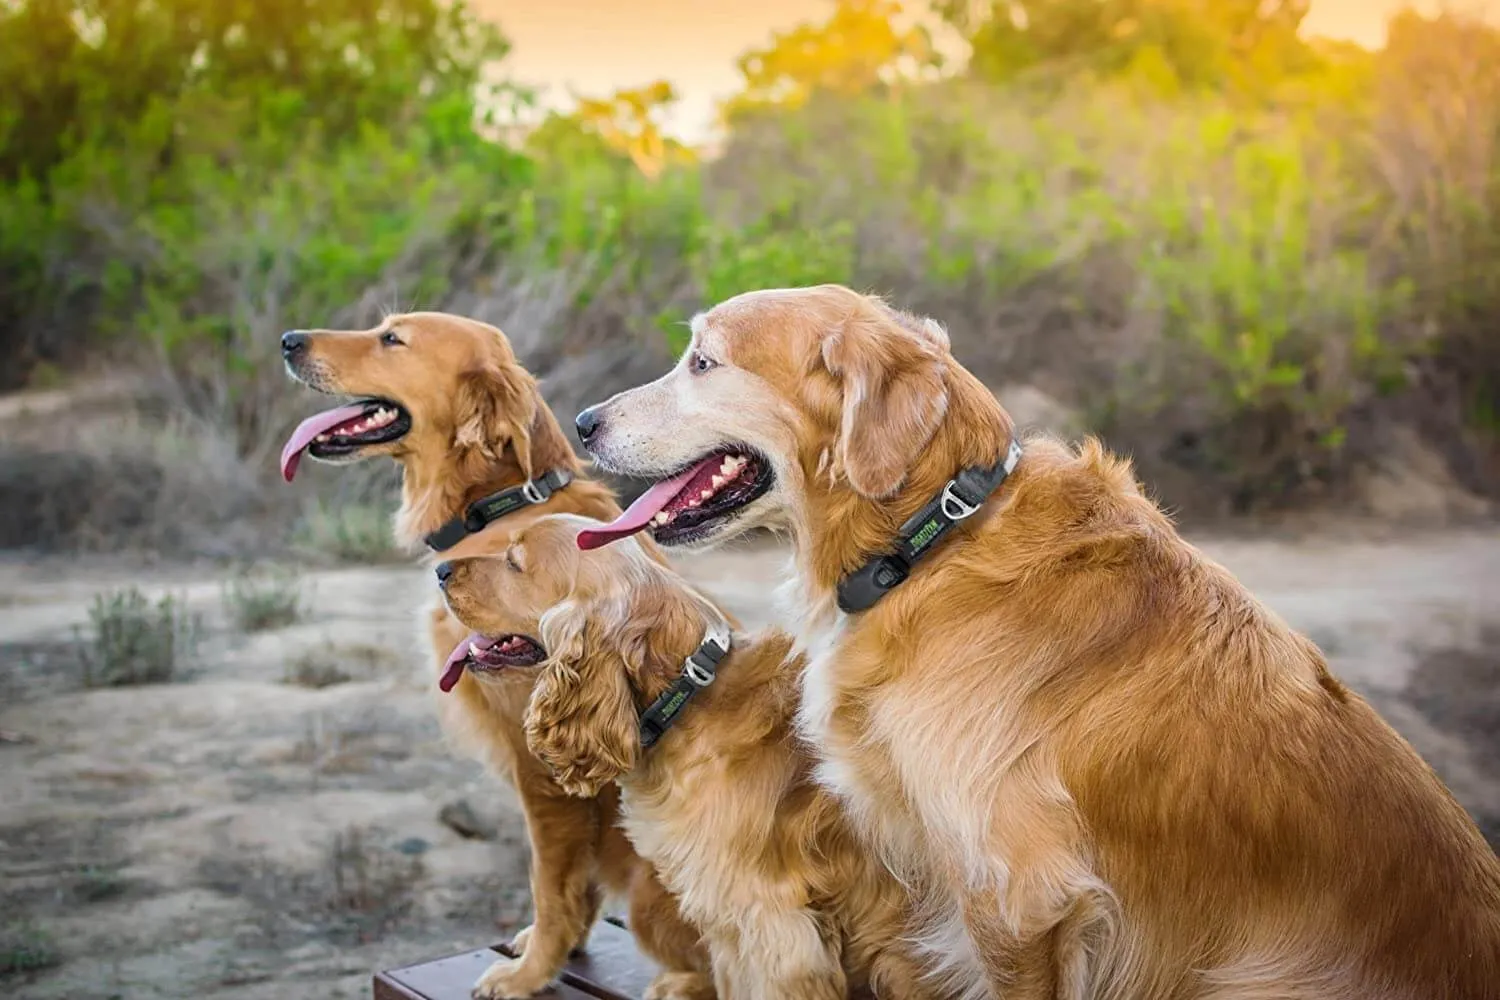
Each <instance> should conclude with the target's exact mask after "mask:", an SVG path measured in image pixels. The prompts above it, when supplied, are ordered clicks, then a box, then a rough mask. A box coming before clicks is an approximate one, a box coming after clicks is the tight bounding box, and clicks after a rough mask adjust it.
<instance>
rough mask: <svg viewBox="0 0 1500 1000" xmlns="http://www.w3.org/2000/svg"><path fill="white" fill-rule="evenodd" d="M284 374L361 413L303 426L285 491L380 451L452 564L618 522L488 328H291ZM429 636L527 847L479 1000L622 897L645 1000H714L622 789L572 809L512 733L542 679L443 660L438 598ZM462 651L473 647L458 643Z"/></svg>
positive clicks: (444, 622) (433, 318)
mask: <svg viewBox="0 0 1500 1000" xmlns="http://www.w3.org/2000/svg"><path fill="white" fill-rule="evenodd" d="M282 353H283V355H284V356H285V360H286V366H287V370H288V371H289V372H290V373H291V374H292V376H293V377H294V378H296V379H298V380H299V381H302V382H304V383H306V384H307V385H309V386H311V387H313V388H314V389H318V390H320V391H322V392H328V393H338V394H347V395H351V396H354V397H356V400H355V401H354V402H352V403H349V404H347V405H344V406H340V407H336V408H334V409H332V410H329V411H327V412H326V413H321V414H318V415H317V416H314V417H310V418H309V419H308V420H307V421H304V422H303V424H302V425H301V426H300V427H298V428H297V430H296V431H295V432H294V433H293V435H292V437H291V439H290V440H289V441H288V442H287V446H286V449H285V451H284V452H283V454H282V471H283V474H284V475H285V477H286V478H287V479H288V480H290V479H291V478H292V476H293V475H295V473H296V469H297V463H298V461H299V460H300V459H301V456H302V455H303V454H304V453H306V454H310V455H311V456H312V457H313V458H315V459H318V460H320V461H325V462H348V461H354V460H358V459H364V458H371V457H374V456H377V455H387V456H390V457H391V458H393V459H395V460H396V461H397V462H398V463H400V465H401V470H402V503H401V509H400V511H399V513H398V514H397V516H396V534H397V536H398V538H399V539H400V540H401V541H402V542H403V543H406V544H408V545H414V544H417V543H419V542H422V541H424V540H425V541H426V542H427V544H428V547H429V548H431V549H434V550H441V554H442V555H444V556H462V555H481V554H484V553H488V552H493V551H498V550H497V548H496V546H497V544H498V543H499V541H500V539H501V538H502V537H503V535H499V534H497V528H496V527H487V526H489V525H491V524H492V523H493V524H495V525H499V524H504V525H506V526H512V525H515V524H519V523H524V522H525V521H527V520H529V519H533V518H536V517H538V516H541V515H542V514H544V513H549V512H557V511H571V512H575V513H582V514H590V515H593V516H604V517H610V516H613V515H614V514H615V513H617V512H618V511H619V507H618V506H617V505H616V504H615V501H614V497H613V496H612V495H611V493H610V492H609V490H608V489H606V488H605V487H604V486H603V485H601V484H599V483H597V482H594V481H591V480H590V479H589V478H588V477H587V476H585V475H584V473H583V470H582V468H581V467H580V465H579V462H578V459H577V456H576V455H574V453H573V450H572V448H570V447H569V446H568V442H567V439H566V438H565V437H564V436H563V434H562V431H561V429H560V428H559V427H558V424H557V420H556V419H555V418H554V417H553V415H552V411H551V410H550V409H548V407H547V405H546V403H545V402H544V401H543V400H542V398H541V395H540V393H539V392H538V391H537V386H536V382H535V380H534V379H533V378H532V377H531V375H530V374H529V373H528V372H527V371H526V370H525V369H524V368H522V367H521V366H520V365H519V364H518V363H517V361H516V358H515V355H514V353H513V352H512V351H511V348H510V344H509V343H508V342H507V340H506V339H505V336H504V335H503V334H502V333H501V332H500V331H499V330H497V329H495V328H494V327H492V326H488V325H486V324H484V323H479V322H476V321H474V320H469V319H463V318H461V317H458V316H449V315H444V314H440V313H413V314H409V315H403V316H392V317H390V318H389V319H387V320H386V321H385V322H384V323H382V324H380V325H379V326H377V327H375V328H374V329H372V330H360V331H333V330H310V331H294V332H292V333H288V334H286V335H285V336H284V337H283V338H282ZM428 629H429V638H430V641H431V646H432V651H433V655H434V663H435V666H436V668H437V672H438V675H439V685H440V687H441V688H442V689H443V690H444V691H445V692H447V694H446V696H444V697H442V698H440V704H439V708H440V712H441V715H442V717H443V721H444V723H445V727H446V728H447V729H448V730H449V731H450V732H452V733H453V734H454V735H455V736H456V737H458V738H459V739H460V740H461V741H462V742H464V743H466V744H467V745H468V746H469V747H470V748H471V749H472V750H474V751H476V752H477V753H478V754H480V755H481V756H483V757H484V758H486V759H487V760H488V762H489V763H490V764H491V766H492V767H493V768H494V769H495V770H496V771H498V772H499V773H500V774H501V775H502V776H503V777H505V778H506V779H507V780H509V781H510V783H511V784H512V785H513V786H514V787H515V789H516V791H517V792H518V795H519V798H520V801H521V806H522V808H523V810H524V811H525V814H526V825H527V830H528V832H529V834H530V839H531V850H532V858H531V892H532V899H533V903H534V906H535V910H536V916H535V921H534V922H533V924H532V925H531V926H530V927H528V928H526V929H525V930H523V931H522V932H521V933H520V934H519V935H518V936H517V938H516V941H515V944H514V947H515V948H516V950H517V951H518V954H519V956H520V957H518V958H516V959H509V958H507V959H501V960H500V961H498V962H496V963H495V965H494V966H493V967H492V968H491V969H489V971H488V972H486V973H485V975H484V976H483V978H481V979H480V981H479V983H478V985H477V986H476V987H475V991H474V993H475V996H477V997H481V998H496V997H524V996H530V995H531V994H533V993H535V992H537V991H539V990H541V989H542V988H543V987H545V986H546V985H547V984H548V983H549V982H551V981H552V980H553V979H554V978H555V977H556V975H557V974H558V972H559V970H560V969H561V968H562V966H563V963H564V962H565V961H566V960H567V956H568V954H569V952H570V951H571V950H573V949H576V948H578V947H579V946H580V945H581V944H582V943H583V942H584V940H585V939H586V938H587V936H588V932H589V928H590V927H591V926H592V925H593V923H594V921H595V919H596V918H597V917H598V913H599V908H600V905H601V902H602V899H603V894H604V893H605V892H606V891H609V892H614V893H617V894H627V895H628V897H629V898H628V902H629V917H630V926H631V928H632V929H633V931H634V933H635V935H636V939H637V940H638V941H639V942H640V944H641V946H642V949H643V950H644V951H645V952H646V953H647V954H649V955H650V956H651V957H652V958H654V959H655V960H656V961H657V962H659V963H661V964H662V965H663V967H664V968H665V969H666V970H668V971H667V973H665V974H664V975H663V977H662V978H661V979H659V980H658V981H657V984H656V986H655V987H654V990H653V994H652V995H653V996H654V997H680V998H684V1000H686V998H698V997H709V996H712V985H711V981H710V979H709V978H708V976H707V974H706V969H707V956H706V954H705V953H704V952H703V950H702V948H701V946H700V945H699V941H698V939H699V935H698V934H697V932H696V931H694V930H692V929H691V928H690V927H689V926H688V925H687V924H685V923H684V922H683V921H682V919H681V918H680V916H678V914H677V911H676V904H675V902H674V901H673V900H672V899H671V897H670V896H669V895H668V894H667V893H666V891H665V890H664V889H663V888H662V887H661V885H660V883H659V882H658V880H657V879H656V878H655V875H654V873H653V872H652V871H651V869H650V866H649V865H648V864H646V863H645V862H643V861H642V860H641V859H640V857H639V856H638V855H637V854H636V853H635V852H634V851H633V850H632V849H631V847H630V844H629V841H628V840H627V839H626V838H625V836H624V834H623V833H622V832H621V831H620V829H619V827H618V824H617V822H616V817H617V812H618V799H619V793H618V790H617V789H615V788H613V787H612V786H608V785H601V786H600V788H599V789H598V794H597V795H595V796H592V797H590V798H585V799H580V798H577V797H575V796H572V795H569V794H568V793H566V792H564V790H563V789H562V788H561V787H559V786H558V784H557V783H556V782H555V781H554V780H553V779H552V775H551V772H550V771H548V769H547V768H546V767H545V766H543V765H542V763H541V762H540V761H538V760H537V759H536V758H535V757H533V756H532V755H531V754H530V753H529V752H528V751H527V749H526V741H525V736H524V733H523V732H522V728H521V723H522V717H523V713H524V712H525V708H526V703H527V701H528V699H529V698H530V696H531V687H532V682H533V680H534V679H535V671H528V670H525V669H514V668H513V665H512V663H510V662H506V661H504V660H503V658H501V657H500V655H499V654H498V653H495V654H481V655H478V656H475V657H468V656H464V655H454V656H450V651H454V650H455V649H457V648H458V647H459V646H460V644H461V642H462V641H463V640H464V639H465V637H466V636H467V635H468V630H467V629H464V628H463V627H462V626H461V625H459V624H458V623H457V622H456V621H454V619H453V618H452V616H451V615H449V614H448V612H447V610H446V609H445V608H444V607H443V605H442V602H440V601H438V602H434V604H433V606H432V607H431V609H430V612H429V623H428ZM464 648H465V649H466V648H467V647H464Z"/></svg>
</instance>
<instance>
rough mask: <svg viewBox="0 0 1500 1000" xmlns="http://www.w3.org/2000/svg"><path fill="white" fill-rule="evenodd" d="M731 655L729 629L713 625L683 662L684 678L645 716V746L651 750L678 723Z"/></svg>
mask: <svg viewBox="0 0 1500 1000" xmlns="http://www.w3.org/2000/svg"><path fill="white" fill-rule="evenodd" d="M727 655H729V626H728V625H727V624H726V623H724V622H719V623H718V624H715V625H710V626H709V627H708V631H707V632H705V633H704V635H703V642H702V643H700V644H699V645H698V648H697V649H696V650H694V651H693V655H691V656H689V657H688V658H687V659H686V660H684V661H683V663H682V676H680V677H678V678H677V680H675V681H673V682H672V686H671V687H669V688H667V689H666V690H665V691H663V692H662V695H661V697H660V698H657V699H656V700H655V701H653V702H652V703H651V706H650V707H649V708H647V709H646V710H645V711H644V712H642V713H641V746H643V747H650V746H652V745H653V744H654V743H656V741H657V740H659V739H661V738H662V735H663V734H664V733H665V732H666V731H667V730H668V729H670V728H671V727H672V723H674V722H676V721H677V717H678V716H679V715H681V714H682V710H683V709H684V708H686V707H687V703H688V702H690V701H692V700H693V695H695V694H697V693H698V692H699V691H701V690H703V689H704V688H706V687H708V686H709V685H710V684H712V683H713V682H714V678H715V677H716V676H717V674H716V671H717V670H718V668H719V663H720V661H721V660H723V659H724V657H725V656H727Z"/></svg>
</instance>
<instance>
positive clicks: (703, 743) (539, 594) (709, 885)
mask: <svg viewBox="0 0 1500 1000" xmlns="http://www.w3.org/2000/svg"><path fill="white" fill-rule="evenodd" d="M600 526H601V524H600V522H598V521H594V520H590V519H587V518H581V517H575V516H571V515H565V514H558V515H554V516H549V517H544V518H540V519H537V520H535V521H532V522H531V523H530V524H528V525H525V526H517V527H515V528H514V529H508V531H509V536H510V537H509V544H508V545H506V546H505V548H504V551H503V553H500V554H497V555H494V556H489V557H484V558H473V559H456V560H453V561H451V562H447V563H444V564H443V565H441V566H439V567H438V577H439V579H440V580H441V582H442V584H441V585H442V588H443V592H444V595H445V597H446V599H447V602H448V606H449V608H450V609H451V610H452V612H453V613H454V614H455V615H456V616H457V617H458V618H459V620H460V621H462V622H463V623H464V624H465V625H467V626H469V627H470V628H473V629H474V630H475V632H476V634H477V636H480V637H483V638H480V639H477V640H476V641H478V642H481V643H483V644H484V646H485V647H486V648H490V649H527V650H538V649H539V650H540V651H541V652H540V655H541V656H544V657H545V660H544V663H543V666H542V668H541V674H540V676H539V677H538V679H537V681H536V686H535V689H534V691H533V693H532V696H531V706H530V708H529V709H528V710H527V713H526V737H527V742H528V743H529V745H530V746H531V748H532V751H533V752H534V753H535V754H536V755H537V757H539V758H540V759H541V760H543V761H545V762H546V763H548V764H549V765H550V766H551V767H552V768H553V769H554V771H555V773H556V775H557V780H558V782H559V783H560V784H561V785H562V786H563V787H564V788H566V789H567V790H569V791H571V792H573V793H574V794H576V795H583V796H593V795H597V794H598V792H599V789H600V788H601V787H604V786H605V785H606V784H607V783H608V782H611V781H618V783H619V785H620V788H621V789H622V791H623V795H624V822H625V829H626V831H627V832H628V833H629V835H630V839H631V840H632V841H633V842H634V844H635V846H636V848H637V849H638V850H639V851H640V852H641V854H642V855H643V856H644V857H646V858H648V859H649V860H651V861H652V862H654V863H655V865H656V866H657V870H658V871H659V872H660V873H661V875H662V877H663V879H664V880H665V881H666V883H667V885H668V886H669V887H670V888H671V889H672V891H673V893H674V894H675V895H676V897H677V898H678V899H679V900H680V901H681V904H682V909H683V912H684V913H685V914H686V915H687V917H688V918H689V919H690V920H692V921H693V922H694V923H696V924H697V925H698V926H699V927H701V928H702V930H703V932H704V936H705V939H706V940H707V942H708V947H709V953H710V956H711V958H712V964H713V972H714V977H715V980H716V983H717V986H718V989H719V995H720V996H724V997H733V998H735V1000H835V998H843V997H846V996H848V995H849V991H850V990H851V989H852V990H854V991H855V992H856V993H857V994H858V993H862V992H863V991H871V992H873V994H874V995H876V996H880V997H891V998H901V1000H920V998H924V997H937V996H939V995H940V994H939V992H938V991H937V990H936V989H935V988H934V987H933V986H931V985H929V984H928V983H927V982H926V981H925V980H924V979H923V976H922V974H921V973H922V968H921V966H920V964H919V960H918V958H917V956H916V955H915V954H914V950H913V949H912V947H911V946H910V945H908V944H907V943H906V941H905V937H906V936H907V935H908V934H909V933H910V931H911V929H912V928H911V925H910V918H911V914H910V913H909V911H910V909H911V903H910V902H909V896H908V892H907V889H906V888H905V887H903V886H902V885H901V884H900V883H899V882H897V881H896V879H895V878H894V877H892V876H891V874H890V873H889V872H887V871H886V870H885V868H884V867H882V866H881V865H880V864H879V862H878V861H876V860H874V859H872V858H871V857H870V855H869V854H868V853H867V852H866V851H864V850H863V849H862V847H861V846H860V844H859V843H858V842H857V839H856V838H855V836H854V835H853V831H852V830H851V829H850V827H849V826H848V824H847V823H846V822H845V820H844V817H843V814H842V810H841V809H840V807H839V806H838V804H837V802H836V801H835V800H834V799H833V797H832V796H830V795H829V794H827V793H826V792H824V791H823V790H821V789H820V788H819V787H818V786H817V785H816V784H815V783H814V782H813V781H812V773H811V771H812V764H813V761H812V759H811V757H810V756H809V755H808V754H807V753H806V752H805V751H804V750H803V749H802V748H801V745H800V743H799V742H798V740H797V739H796V737H795V734H794V733H793V732H792V722H793V716H794V713H795V711H796V705H797V692H798V685H799V679H800V676H801V673H802V667H803V664H802V659H801V657H800V656H794V655H793V654H792V652H791V639H790V637H789V636H787V635H785V634H783V633H781V632H777V631H774V630H768V631H765V632H762V633H759V634H757V635H745V634H743V633H741V632H739V631H735V630H733V623H732V621H731V620H730V619H728V618H727V617H726V616H725V615H724V614H723V613H722V612H720V611H719V610H718V609H717V608H716V607H715V606H714V605H713V604H711V603H710V602H709V601H708V600H707V599H705V598H704V597H703V596H701V595H700V594H698V593H697V592H695V591H694V590H693V589H692V588H690V587H689V586H688V585H687V584H686V583H685V582H684V581H683V580H682V579H681V578H680V577H679V576H677V575H676V574H675V573H673V572H672V571H671V570H670V569H667V568H666V567H664V566H662V565H661V564H659V563H658V562H656V561H654V560H653V559H651V558H649V557H648V556H647V555H646V554H645V552H644V551H643V550H642V549H641V548H640V547H639V546H638V545H636V544H635V542H634V541H628V542H625V543H623V544H621V545H619V546H616V547H614V548H612V549H609V550H605V551H602V552H595V553H588V554H584V553H581V552H579V550H578V548H577V545H576V538H577V534H578V532H579V530H580V528H598V527H600ZM690 657H692V658H693V659H691V660H690V659H689V658H690ZM714 661H717V664H716V665H715V663H714ZM646 741H650V742H651V744H652V745H650V746H647V745H645V742H646Z"/></svg>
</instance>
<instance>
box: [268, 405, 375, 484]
mask: <svg viewBox="0 0 1500 1000" xmlns="http://www.w3.org/2000/svg"><path fill="white" fill-rule="evenodd" d="M367 409H369V406H368V404H364V403H351V404H350V405H348V406H337V407H334V408H333V409H331V410H324V411H323V412H322V413H315V414H313V415H312V416H310V417H308V418H307V419H306V420H304V421H302V423H300V424H298V425H297V429H296V430H294V431H292V436H291V437H289V438H287V440H286V447H284V448H282V449H281V478H283V479H285V480H286V481H287V482H291V481H292V477H293V476H295V475H296V474H297V463H298V462H300V461H302V453H303V452H304V451H306V450H307V446H308V445H310V444H312V442H313V438H315V437H317V436H318V435H319V434H323V433H326V432H328V431H331V430H333V429H334V428H335V427H337V426H338V425H339V424H346V423H348V422H349V421H351V420H353V419H355V418H356V417H362V416H364V413H365V410H367Z"/></svg>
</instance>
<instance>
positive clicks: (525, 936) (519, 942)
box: [510, 924, 532, 957]
mask: <svg viewBox="0 0 1500 1000" xmlns="http://www.w3.org/2000/svg"><path fill="white" fill-rule="evenodd" d="M531 927H532V925H531V924H527V925H526V926H525V927H522V928H521V929H520V930H518V931H516V936H515V937H513V938H511V939H510V950H511V952H512V954H514V955H516V956H517V957H520V956H521V955H524V954H526V942H527V941H530V940H531Z"/></svg>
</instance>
